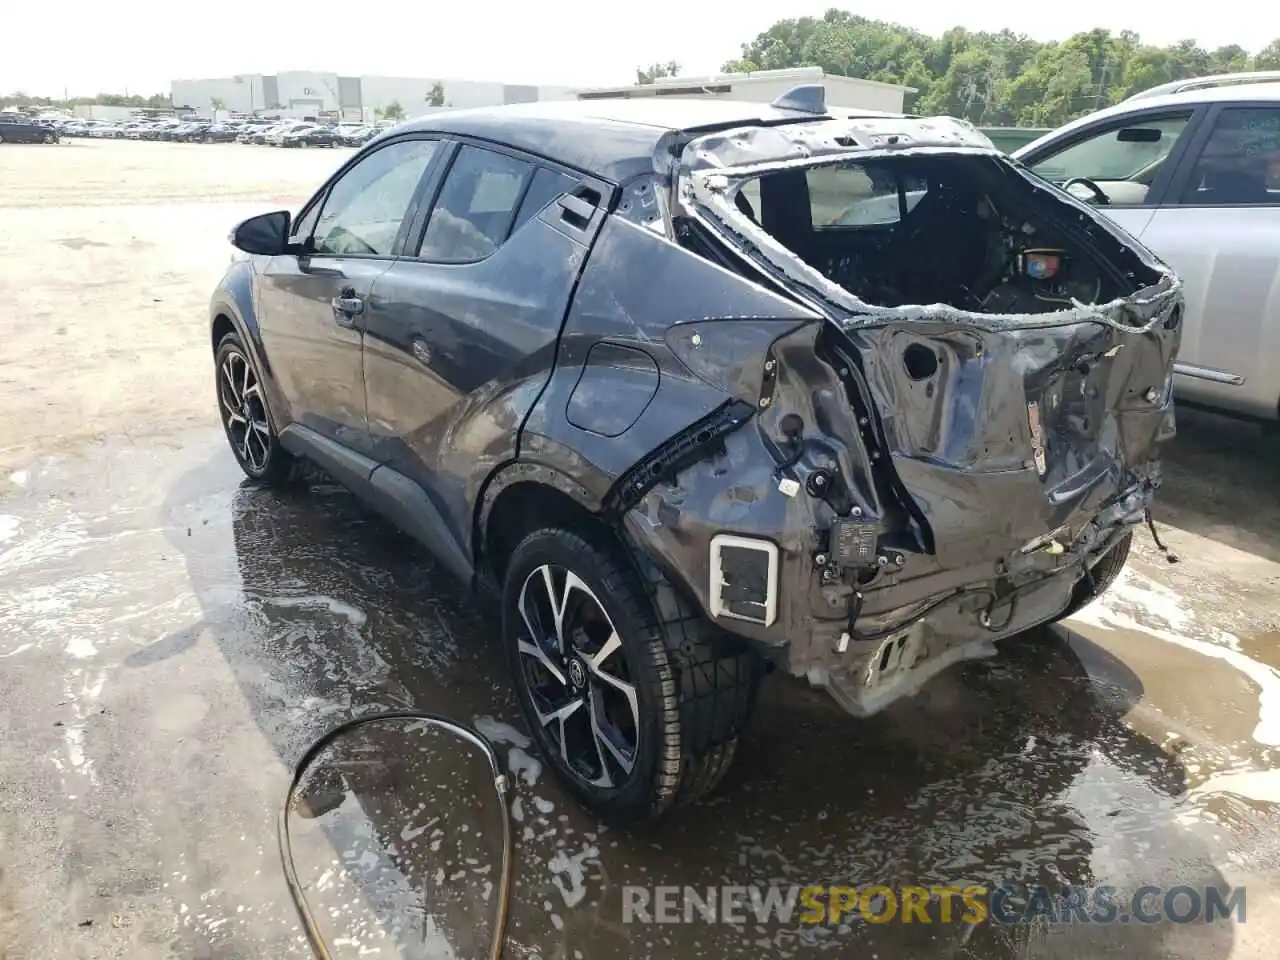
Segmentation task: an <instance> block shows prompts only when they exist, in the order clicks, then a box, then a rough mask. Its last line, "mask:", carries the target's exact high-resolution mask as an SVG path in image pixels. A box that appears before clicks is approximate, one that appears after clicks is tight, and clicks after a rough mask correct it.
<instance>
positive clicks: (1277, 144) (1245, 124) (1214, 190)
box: [1181, 107, 1280, 206]
mask: <svg viewBox="0 0 1280 960" xmlns="http://www.w3.org/2000/svg"><path fill="white" fill-rule="evenodd" d="M1181 202H1182V203H1191V204H1230V205H1232V206H1253V205H1257V204H1265V203H1276V202H1280V107H1232V108H1228V109H1225V110H1223V111H1222V112H1221V113H1220V114H1218V117H1217V119H1216V120H1215V121H1214V124H1213V130H1211V131H1210V133H1209V138H1208V139H1207V140H1206V141H1205V144H1204V148H1203V150H1201V152H1200V156H1199V157H1197V158H1196V164H1195V166H1194V167H1193V168H1192V170H1191V179H1190V180H1189V181H1188V182H1187V186H1186V188H1185V189H1184V190H1183V193H1182V197H1181Z"/></svg>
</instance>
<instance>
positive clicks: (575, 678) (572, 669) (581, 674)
mask: <svg viewBox="0 0 1280 960" xmlns="http://www.w3.org/2000/svg"><path fill="white" fill-rule="evenodd" d="M569 682H570V683H572V684H573V685H574V686H575V687H580V686H582V685H583V684H584V683H586V682H587V668H586V667H584V666H583V665H582V661H581V660H570V661H569Z"/></svg>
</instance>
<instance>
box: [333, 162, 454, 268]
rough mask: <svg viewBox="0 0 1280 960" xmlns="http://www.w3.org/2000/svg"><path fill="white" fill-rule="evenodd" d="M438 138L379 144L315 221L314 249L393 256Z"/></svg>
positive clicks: (335, 189)
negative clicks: (381, 146)
mask: <svg viewBox="0 0 1280 960" xmlns="http://www.w3.org/2000/svg"><path fill="white" fill-rule="evenodd" d="M437 144H438V141H436V140H402V141H400V142H399V143H392V144H388V145H387V146H385V147H383V148H382V149H381V150H375V151H374V152H373V153H371V154H369V155H368V156H367V157H365V158H364V159H362V160H361V161H360V162H359V163H357V164H356V165H355V166H354V167H352V168H351V169H350V170H348V171H347V172H346V173H345V174H343V176H342V178H341V179H340V180H338V182H337V183H335V184H334V185H333V187H332V189H330V191H329V196H328V197H327V198H326V199H325V201H324V208H323V209H322V210H321V211H320V217H319V219H318V220H317V221H316V229H315V233H314V235H313V236H314V238H315V243H314V250H315V252H316V253H318V254H333V255H338V256H344V255H345V256H390V254H391V251H392V248H393V247H394V246H395V242H396V234H397V233H398V232H399V230H400V223H401V221H403V220H404V217H405V214H406V213H407V212H408V210H409V203H410V201H412V199H413V194H414V191H415V190H417V188H418V184H419V182H420V181H421V180H422V175H423V173H425V172H426V169H427V164H429V163H430V162H431V157H432V155H433V154H434V153H435V151H436V147H437Z"/></svg>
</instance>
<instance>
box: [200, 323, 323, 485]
mask: <svg viewBox="0 0 1280 960" xmlns="http://www.w3.org/2000/svg"><path fill="white" fill-rule="evenodd" d="M227 346H234V347H235V348H236V349H237V350H238V351H239V352H240V353H242V354H244V356H245V357H246V358H247V357H249V356H250V354H249V348H248V347H246V346H245V345H244V341H243V340H241V339H240V335H239V334H238V333H236V332H235V331H234V330H233V331H231V332H229V333H227V334H225V335H224V336H223V337H222V339H221V340H219V341H218V346H217V348H216V349H215V350H214V353H213V358H214V362H213V375H214V376H215V377H220V376H222V351H223V348H224V347H227ZM259 383H260V384H261V380H259ZM215 389H219V388H218V387H217V384H216V383H215ZM214 399H215V401H216V402H218V404H219V407H220V406H221V401H220V400H218V399H217V396H216V395H215V397H214ZM262 405H263V408H264V409H266V411H267V423H268V424H270V426H271V440H272V449H271V458H270V460H269V461H268V463H267V469H266V470H265V471H263V472H262V473H261V474H260V475H258V476H255V475H253V474H251V473H249V471H248V470H245V471H244V472H245V476H247V477H248V478H249V480H250V482H252V483H256V484H259V485H261V486H265V487H287V486H289V485H291V484H294V483H297V482H298V481H299V480H301V479H303V477H304V475H305V469H304V464H303V462H302V461H301V460H299V459H298V458H297V457H295V456H294V455H293V454H291V453H289V451H288V450H286V449H284V447H282V446H281V445H280V437H279V435H278V433H277V430H276V420H275V415H274V414H273V413H272V411H271V409H270V407H268V406H267V402H266V397H265V396H264V397H263V400H262ZM218 418H219V420H221V419H222V410H221V409H220V408H219V410H218ZM232 455H233V456H235V454H234V452H233V454H232ZM236 460H237V462H239V457H237V458H236ZM241 469H244V465H243V464H241Z"/></svg>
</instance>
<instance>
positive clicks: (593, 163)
mask: <svg viewBox="0 0 1280 960" xmlns="http://www.w3.org/2000/svg"><path fill="white" fill-rule="evenodd" d="M845 113H846V111H834V112H832V113H829V114H827V115H823V114H812V113H805V112H803V111H800V110H787V109H779V108H777V107H773V106H770V105H769V104H766V103H749V102H746V101H739V100H723V99H720V98H715V99H709V98H708V99H683V98H679V97H639V98H635V99H629V98H621V97H620V98H608V99H605V98H602V99H593V100H548V101H539V102H536V103H518V104H508V105H506V106H500V107H480V108H477V109H473V110H447V111H442V112H440V113H432V114H428V115H426V116H424V117H418V118H417V119H414V120H410V121H409V122H407V123H403V124H400V125H399V126H398V127H396V128H395V131H394V132H395V133H404V132H431V133H446V134H457V135H459V136H470V137H477V138H479V139H482V140H492V141H494V142H496V143H503V144H506V145H508V146H511V147H515V148H517V149H522V150H527V151H529V152H530V153H536V154H539V155H541V156H545V157H548V158H549V159H552V160H557V161H560V162H561V163H564V164H567V165H568V166H571V167H577V168H578V169H580V170H584V171H586V172H588V173H593V174H596V175H597V176H600V177H603V178H605V179H606V180H612V181H614V182H615V183H621V182H623V181H624V180H627V179H630V178H631V177H633V176H636V175H638V174H643V173H646V172H652V170H653V152H654V150H655V149H656V148H657V146H658V143H659V142H660V141H661V140H662V139H663V138H664V137H666V136H667V135H669V134H671V133H696V132H698V131H704V130H705V131H709V130H716V129H726V128H730V127H735V126H759V125H763V124H776V123H795V122H800V121H806V120H809V121H812V120H819V119H824V118H825V117H826V116H830V115H844V114H845ZM865 114H866V115H868V116H885V115H886V114H877V113H876V112H875V111H865ZM859 115H860V114H859Z"/></svg>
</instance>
